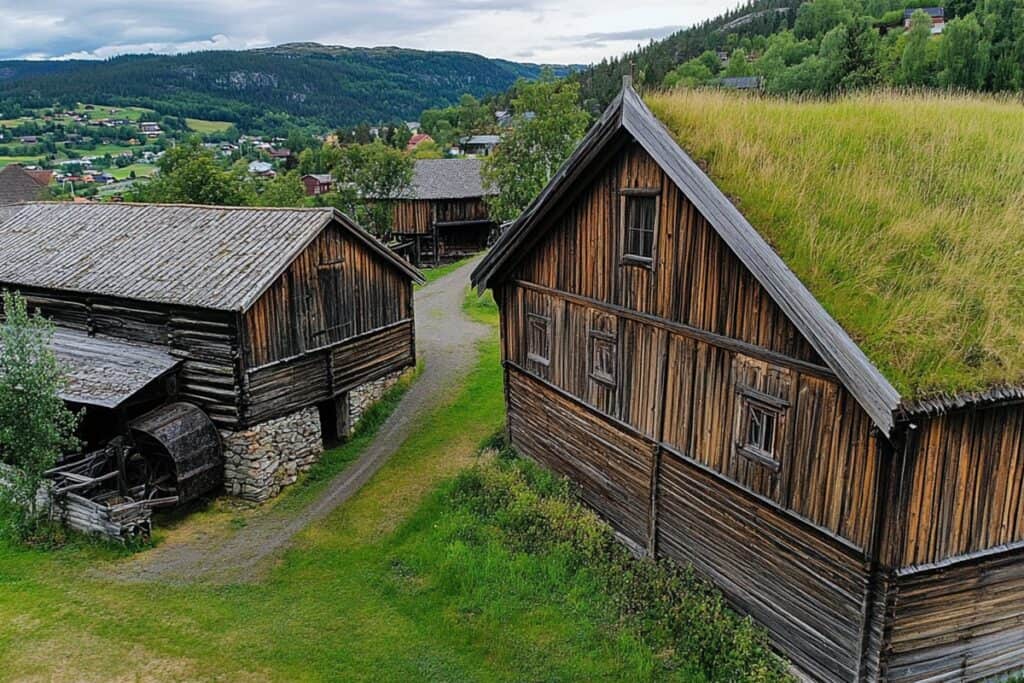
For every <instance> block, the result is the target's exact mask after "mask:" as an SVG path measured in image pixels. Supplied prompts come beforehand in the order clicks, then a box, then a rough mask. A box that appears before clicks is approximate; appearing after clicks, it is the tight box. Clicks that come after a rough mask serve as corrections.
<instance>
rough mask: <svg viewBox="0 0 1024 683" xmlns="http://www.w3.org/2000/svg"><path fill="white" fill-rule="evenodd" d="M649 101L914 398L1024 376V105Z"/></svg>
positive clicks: (664, 97) (727, 97) (952, 99)
mask: <svg viewBox="0 0 1024 683" xmlns="http://www.w3.org/2000/svg"><path fill="white" fill-rule="evenodd" d="M648 103H649V105H650V106H651V107H652V109H653V110H654V112H655V114H656V115H658V117H659V118H660V119H661V120H662V121H663V122H665V124H666V125H667V126H668V127H669V129H670V130H671V132H672V133H673V134H674V135H675V137H676V138H677V139H678V140H679V141H680V143H681V145H682V147H683V148H684V149H686V150H687V151H688V152H689V153H690V154H691V156H693V157H694V158H695V159H698V160H700V161H703V162H705V163H706V164H707V168H708V169H709V173H710V175H711V176H712V177H713V178H714V179H715V180H716V182H718V184H719V185H720V187H721V188H722V190H723V191H724V192H725V193H726V194H727V195H728V196H730V197H731V198H734V200H735V201H736V202H737V204H738V205H739V208H740V210H741V211H743V212H744V214H745V215H746V216H747V218H748V219H750V221H751V223H752V224H753V225H754V226H755V228H757V229H758V230H759V231H760V232H761V233H762V235H764V236H765V237H766V239H768V241H769V242H770V243H771V244H772V245H773V247H774V248H775V249H776V250H777V251H778V252H779V253H780V254H781V255H782V256H783V258H784V259H785V260H786V262H787V263H788V265H789V266H790V267H791V268H792V269H793V271H794V272H795V273H796V274H797V275H798V276H799V277H800V279H801V280H802V281H803V282H804V284H806V285H807V287H808V288H809V289H810V290H811V292H813V293H814V294H815V296H816V297H817V298H818V299H819V300H820V301H821V302H822V304H823V305H824V306H825V308H826V309H827V310H828V311H829V313H831V314H832V315H833V316H834V317H835V318H836V319H837V320H838V321H839V323H840V324H841V325H842V326H843V327H844V328H845V329H846V330H847V332H849V333H850V334H851V336H852V337H853V338H854V339H855V340H856V341H857V342H858V343H859V344H860V345H861V347H862V348H863V349H864V351H865V352H866V353H867V355H868V356H869V357H870V358H871V360H872V361H873V362H874V363H875V364H876V365H877V366H878V367H879V368H880V369H881V370H882V371H883V373H885V374H886V375H887V376H888V378H889V379H890V381H891V382H893V384H894V386H896V388H897V389H898V390H900V391H901V392H902V393H904V394H905V396H909V397H920V396H923V395H927V394H931V393H938V392H959V391H970V390H978V389H982V388H985V387H988V386H990V385H993V384H998V383H1003V382H1008V383H1019V382H1022V381H1024V251H1022V250H1021V249H1020V248H1019V245H1020V244H1021V243H1022V242H1024V192H1022V191H1021V188H1022V187H1024V163H1021V159H1024V126H1022V125H1021V109H1020V103H1019V102H1017V101H1013V100H1010V99H999V98H995V97H983V96H959V95H957V96H954V95H938V94H899V93H876V94H862V95H855V96H849V97H843V98H838V99H833V100H828V101H814V100H780V99H772V98H749V97H743V96H737V95H735V94H731V93H725V92H721V91H716V92H705V91H677V92H673V93H670V94H656V95H653V96H651V97H649V98H648Z"/></svg>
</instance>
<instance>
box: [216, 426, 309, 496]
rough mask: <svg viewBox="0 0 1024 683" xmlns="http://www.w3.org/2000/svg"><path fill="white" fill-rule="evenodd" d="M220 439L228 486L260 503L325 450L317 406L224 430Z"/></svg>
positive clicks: (229, 489) (226, 485)
mask: <svg viewBox="0 0 1024 683" xmlns="http://www.w3.org/2000/svg"><path fill="white" fill-rule="evenodd" d="M221 439H222V441H223V443H224V488H225V490H226V491H227V492H228V493H230V494H231V495H233V496H238V497H240V498H243V499H245V500H250V501H253V502H257V503H262V502H263V501H265V500H268V499H270V498H273V497H274V496H276V495H277V494H278V493H280V492H281V488H282V487H284V486H287V485H288V484H292V483H294V482H295V480H296V479H298V477H299V474H300V473H302V472H304V471H306V470H308V469H309V468H310V466H311V465H312V464H313V463H314V462H316V461H317V459H318V458H319V457H320V454H321V453H322V452H323V442H322V439H321V436H320V413H319V412H318V411H317V409H316V407H315V406H313V407H311V408H306V409H304V410H300V411H299V412H297V413H292V414H291V415H285V416H284V417H279V418H275V419H273V420H267V421H266V422H261V423H260V424H258V425H255V426H253V427H250V428H249V429H245V430H242V431H240V432H230V431H222V432H221Z"/></svg>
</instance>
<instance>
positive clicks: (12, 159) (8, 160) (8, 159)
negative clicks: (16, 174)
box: [0, 156, 42, 168]
mask: <svg viewBox="0 0 1024 683" xmlns="http://www.w3.org/2000/svg"><path fill="white" fill-rule="evenodd" d="M41 158H42V157H41V156H34V157H33V156H27V157H26V156H21V157H19V156H0V168H3V167H4V166H7V165H8V164H25V165H32V164H35V163H38V162H39V160H40V159H41Z"/></svg>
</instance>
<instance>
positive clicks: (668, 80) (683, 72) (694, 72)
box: [662, 58, 714, 88]
mask: <svg viewBox="0 0 1024 683" xmlns="http://www.w3.org/2000/svg"><path fill="white" fill-rule="evenodd" d="M712 78H714V74H712V73H711V70H710V69H708V67H707V65H706V64H704V62H703V61H701V60H700V58H696V59H691V60H690V61H688V62H683V63H682V64H680V65H679V66H677V67H676V68H674V69H672V70H671V71H669V72H668V73H667V74H665V80H664V81H663V82H662V84H663V85H664V86H665V87H666V88H675V87H677V86H680V85H682V86H686V87H688V88H694V87H697V86H699V85H704V84H705V83H707V82H708V81H710V80H711V79H712Z"/></svg>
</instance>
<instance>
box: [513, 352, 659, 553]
mask: <svg viewBox="0 0 1024 683" xmlns="http://www.w3.org/2000/svg"><path fill="white" fill-rule="evenodd" d="M508 380H509V386H508V389H509V391H508V400H509V431H510V432H511V436H512V443H513V444H515V445H516V447H517V448H519V449H520V450H521V451H522V452H523V453H528V454H530V455H532V456H534V457H535V458H536V459H537V460H538V461H540V462H542V463H543V464H545V465H546V466H548V467H549V468H551V469H552V470H554V471H556V472H558V473H559V474H562V475H564V476H566V477H568V478H569V479H570V480H572V481H574V482H576V483H577V484H579V485H580V487H581V489H580V495H581V496H582V497H583V500H585V501H586V502H587V503H588V504H589V505H590V506H591V507H593V508H594V509H596V510H597V511H598V512H600V513H601V514H602V515H603V516H604V517H605V518H606V519H607V520H608V521H609V522H610V523H611V524H612V526H613V527H615V529H616V530H617V531H618V532H620V533H621V534H623V535H624V536H625V537H626V538H627V539H629V541H631V542H632V543H633V544H634V545H636V546H639V547H644V546H646V544H647V535H648V525H649V522H650V518H649V508H650V504H649V501H650V487H651V460H652V458H651V447H650V445H649V444H647V443H645V442H644V441H643V440H641V439H638V438H637V437H635V436H632V435H630V434H627V433H624V432H623V431H622V430H619V429H616V428H615V427H614V426H611V425H609V424H608V423H607V422H605V421H603V420H601V419H600V418H599V417H598V416H596V415H594V414H593V413H590V412H588V411H587V410H585V409H581V407H580V406H579V405H577V404H575V403H574V402H573V401H571V400H567V399H566V398H564V397H562V396H559V395H558V393H557V392H555V391H552V390H551V389H550V388H547V387H545V386H544V385H542V384H540V383H538V382H536V381H535V380H532V379H531V378H530V377H529V375H527V374H525V373H521V372H519V371H517V370H511V371H510V373H509V376H508Z"/></svg>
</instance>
